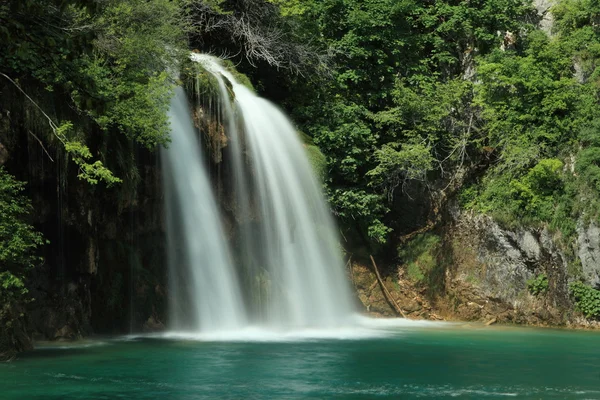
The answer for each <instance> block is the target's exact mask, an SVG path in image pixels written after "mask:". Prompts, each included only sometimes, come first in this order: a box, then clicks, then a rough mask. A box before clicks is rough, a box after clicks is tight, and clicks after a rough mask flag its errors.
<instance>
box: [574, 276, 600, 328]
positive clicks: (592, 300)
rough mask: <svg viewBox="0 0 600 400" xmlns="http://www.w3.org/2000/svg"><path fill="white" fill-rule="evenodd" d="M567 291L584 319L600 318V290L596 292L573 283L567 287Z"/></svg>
mask: <svg viewBox="0 0 600 400" xmlns="http://www.w3.org/2000/svg"><path fill="white" fill-rule="evenodd" d="M569 291H570V292H571V296H573V298H574V300H575V304H576V306H577V309H578V310H579V311H581V312H582V313H583V315H585V317H586V318H588V319H598V318H600V290H596V289H594V288H592V287H590V286H588V285H586V284H584V283H582V282H573V283H571V284H570V285H569Z"/></svg>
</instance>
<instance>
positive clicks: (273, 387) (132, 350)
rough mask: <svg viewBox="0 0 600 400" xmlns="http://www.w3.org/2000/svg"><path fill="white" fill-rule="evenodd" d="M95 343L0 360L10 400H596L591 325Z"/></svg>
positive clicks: (598, 369) (599, 338) (396, 326)
mask: <svg viewBox="0 0 600 400" xmlns="http://www.w3.org/2000/svg"><path fill="white" fill-rule="evenodd" d="M319 333H320V332H319V331H307V332H303V333H300V334H276V333H273V332H271V333H267V332H261V331H260V330H249V331H248V332H238V334H237V335H230V336H218V335H215V336H214V337H195V336H194V335H185V334H178V335H177V334H171V335H164V336H150V337H149V336H142V337H133V336H129V337H124V338H111V339H97V340H93V341H86V342H78V343H71V344H60V345H57V344H44V345H39V346H38V348H37V349H36V350H35V351H32V352H30V353H27V354H24V355H22V356H21V357H20V358H19V359H18V360H16V361H14V362H12V363H7V364H0V398H1V399H4V400H12V399H31V400H35V399H380V398H381V399H386V398H390V399H397V398H402V399H404V398H474V399H479V398H506V397H516V398H531V399H547V398H559V399H600V332H587V331H567V330H550V329H525V328H511V327H483V326H480V325H461V324H446V323H437V324H427V323H416V324H415V323H407V322H401V321H399V322H397V323H392V322H387V323H384V324H380V325H376V326H372V327H369V328H363V329H361V330H357V331H352V330H340V331H338V332H331V331H329V332H321V333H322V334H319Z"/></svg>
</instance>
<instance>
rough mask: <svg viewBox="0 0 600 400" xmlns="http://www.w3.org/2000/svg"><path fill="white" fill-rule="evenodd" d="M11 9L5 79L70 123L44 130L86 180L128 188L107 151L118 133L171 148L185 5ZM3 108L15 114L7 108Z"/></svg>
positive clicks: (75, 3)
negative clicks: (174, 77)
mask: <svg viewBox="0 0 600 400" xmlns="http://www.w3.org/2000/svg"><path fill="white" fill-rule="evenodd" d="M10 3H11V4H10V6H8V5H1V6H0V25H2V29H0V65H2V68H0V73H3V74H4V75H5V77H6V78H7V79H8V80H9V81H10V82H12V83H13V84H14V85H15V86H17V87H19V89H20V90H21V91H22V92H23V94H24V96H27V99H26V98H25V97H24V98H23V101H28V100H29V101H31V102H32V103H35V105H36V107H37V108H38V109H39V111H41V112H42V113H44V115H45V117H46V118H47V119H48V120H58V121H62V124H61V125H60V126H54V127H52V125H53V123H51V124H50V125H51V129H44V130H42V131H41V132H36V133H38V136H39V137H41V138H44V139H46V141H47V142H48V143H51V144H56V145H62V146H63V147H64V149H65V151H66V152H67V153H69V156H70V158H71V159H72V160H73V161H74V162H75V163H76V164H77V165H78V167H79V170H80V173H79V176H80V178H81V179H84V180H86V181H88V182H89V183H97V182H99V181H104V182H106V183H107V184H109V185H112V184H115V183H118V182H120V180H119V179H118V178H116V177H115V176H114V175H113V174H112V172H111V171H110V170H109V169H108V168H107V167H106V165H108V164H115V163H112V162H110V160H109V161H108V162H107V157H108V156H109V154H111V150H112V149H109V148H108V147H107V146H105V144H106V143H114V141H115V140H113V137H114V136H118V135H124V136H125V137H127V138H128V139H130V140H134V141H136V142H137V143H139V144H141V145H143V146H145V147H147V148H148V149H154V148H155V147H156V146H157V145H163V144H166V143H167V142H168V137H169V123H168V118H167V110H168V107H169V101H170V97H171V95H172V92H173V90H172V89H173V86H174V82H173V81H172V79H171V73H170V72H169V71H171V70H173V69H174V68H175V66H176V64H177V60H178V59H180V58H181V57H182V54H183V53H181V50H180V49H182V48H183V45H184V43H185V42H184V39H185V36H184V22H182V21H183V20H182V18H181V8H180V7H181V6H182V4H183V3H182V1H170V0H150V1H146V0H125V1H120V0H108V1H103V2H95V1H91V0H40V1H35V2H34V1H23V2H16V1H12V2H10ZM11 77H12V78H11ZM16 77H18V79H16ZM0 79H2V78H1V77H0ZM55 105H58V106H55ZM0 106H4V107H6V108H7V109H11V104H10V103H8V102H6V101H5V102H2V101H0ZM28 118H30V116H28ZM39 128H40V129H41V128H42V126H40V127H39ZM74 132H77V134H75V133H74ZM53 136H58V138H59V142H60V143H57V142H55V140H54V138H53ZM89 143H95V145H94V147H93V148H90V147H88V146H89ZM99 143H100V144H99ZM96 153H98V154H97V155H96ZM95 158H99V159H100V160H102V161H100V160H94V159H95ZM128 167H129V168H133V167H134V166H133V165H129V166H128ZM118 172H121V173H123V174H124V175H126V176H135V174H134V173H131V172H130V171H118Z"/></svg>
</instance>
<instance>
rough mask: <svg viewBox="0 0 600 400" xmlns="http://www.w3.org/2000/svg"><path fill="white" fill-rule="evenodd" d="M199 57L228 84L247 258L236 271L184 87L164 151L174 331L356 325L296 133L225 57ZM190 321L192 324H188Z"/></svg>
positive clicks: (332, 234)
mask: <svg viewBox="0 0 600 400" xmlns="http://www.w3.org/2000/svg"><path fill="white" fill-rule="evenodd" d="M192 59H193V60H194V61H196V62H198V63H200V64H201V65H202V66H203V67H204V68H205V69H206V70H207V71H209V72H210V73H211V74H213V75H214V77H215V78H216V79H217V81H218V83H219V88H220V97H219V99H218V100H217V103H218V107H217V108H218V110H219V111H218V114H220V115H219V117H220V119H221V120H222V121H221V123H222V125H223V126H224V127H225V130H226V135H227V137H228V140H229V147H228V149H227V151H228V152H229V153H228V154H229V157H228V160H229V162H231V163H232V170H233V177H232V178H233V182H234V190H233V192H234V193H235V194H234V196H235V199H236V200H235V202H236V204H237V214H238V220H239V225H240V226H239V235H238V236H239V240H238V253H237V254H239V256H238V257H237V259H238V262H237V264H236V265H235V267H234V266H232V263H231V261H230V260H231V256H230V251H229V244H228V241H227V240H225V237H224V235H223V233H222V228H221V227H220V222H219V219H218V216H219V210H218V208H217V207H216V203H215V200H214V198H213V194H212V191H211V187H210V184H209V181H208V178H207V176H208V173H207V171H206V166H205V163H204V161H203V157H202V152H201V151H200V147H201V146H200V143H199V142H198V139H197V138H198V137H200V135H199V134H198V133H197V130H196V129H195V128H194V126H193V121H192V119H191V116H190V107H189V105H188V104H187V101H186V99H185V93H184V91H183V89H178V91H177V96H176V98H175V99H174V100H173V103H172V106H171V113H170V116H171V122H172V131H173V135H172V136H173V141H172V143H171V146H170V148H169V150H167V151H164V152H163V159H164V161H165V168H164V169H165V182H166V186H165V190H166V197H167V209H168V212H167V219H168V225H169V249H170V257H171V259H170V270H171V285H170V291H171V293H172V295H171V296H172V302H171V303H172V307H171V315H172V316H173V324H172V325H171V326H172V328H174V329H176V330H178V329H182V328H186V329H191V330H195V331H199V332H206V331H211V330H217V331H222V330H227V329H237V328H239V327H240V326H244V325H248V324H252V325H261V326H266V327H270V328H273V329H278V330H288V329H298V328H307V327H310V328H330V327H338V326H341V325H345V324H349V323H350V322H351V321H352V315H353V310H352V299H351V294H350V291H349V288H348V284H347V279H346V276H345V274H344V264H343V260H342V257H341V251H340V250H341V249H340V248H339V241H338V237H337V234H336V229H335V225H334V223H333V220H332V218H331V216H330V215H329V209H328V207H327V205H326V203H325V200H324V198H323V195H322V193H321V185H320V183H319V182H318V180H317V179H316V178H315V176H314V172H313V170H312V167H311V165H310V164H309V161H308V157H307V155H306V152H305V150H304V147H303V144H302V142H301V141H300V139H299V137H298V134H297V131H296V129H295V128H294V127H293V125H292V124H291V122H290V121H289V120H288V118H287V117H286V116H285V115H284V114H283V113H282V112H281V111H280V110H279V109H278V108H277V107H275V106H274V105H273V104H271V103H269V102H268V101H267V100H265V99H262V98H260V97H258V96H256V95H255V94H254V93H253V92H252V91H251V90H250V89H248V88H246V87H245V86H243V85H242V84H240V83H239V82H237V80H236V79H235V77H234V76H233V75H232V74H231V73H230V72H229V71H228V70H227V69H225V68H224V67H223V66H222V65H221V64H220V62H219V60H218V59H216V58H213V57H210V56H206V55H198V54H193V55H192ZM230 91H231V93H232V95H233V98H234V99H235V101H234V102H233V103H232V102H231V94H230ZM240 282H241V284H240ZM242 286H243V287H242ZM242 289H244V291H242ZM241 293H245V296H244V300H243V302H244V306H242V305H241V303H242V299H241V297H242V294H241ZM190 310H191V311H190ZM190 319H191V320H192V323H191V324H190V323H186V324H184V323H183V321H188V320H190Z"/></svg>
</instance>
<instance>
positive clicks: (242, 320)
mask: <svg viewBox="0 0 600 400" xmlns="http://www.w3.org/2000/svg"><path fill="white" fill-rule="evenodd" d="M169 118H170V122H171V143H170V145H169V148H168V149H163V150H162V152H161V160H162V162H163V180H164V189H165V198H166V211H167V237H168V251H169V264H170V265H169V293H170V299H169V305H170V314H169V315H170V318H171V321H170V327H171V328H172V329H176V330H186V331H196V332H199V331H201V332H211V331H222V330H234V329H238V328H239V327H241V326H244V325H246V323H247V321H246V314H245V312H244V307H243V303H242V299H241V295H240V293H241V291H240V285H239V283H238V279H237V276H236V273H235V270H234V268H233V265H232V262H231V257H230V255H229V251H228V249H227V245H226V241H225V236H224V234H223V231H222V228H221V223H220V221H219V210H218V208H217V205H216V204H215V201H214V198H213V194H212V190H211V187H210V183H209V180H208V176H207V173H206V168H205V166H204V160H203V157H202V153H201V149H200V143H199V141H198V135H197V130H196V129H195V128H194V124H193V121H192V118H191V116H190V108H189V105H188V102H187V100H186V95H185V92H184V90H183V89H182V88H177V90H176V94H175V97H174V98H173V100H172V101H171V109H170V111H169Z"/></svg>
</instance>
